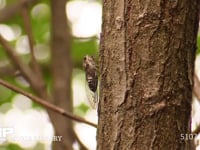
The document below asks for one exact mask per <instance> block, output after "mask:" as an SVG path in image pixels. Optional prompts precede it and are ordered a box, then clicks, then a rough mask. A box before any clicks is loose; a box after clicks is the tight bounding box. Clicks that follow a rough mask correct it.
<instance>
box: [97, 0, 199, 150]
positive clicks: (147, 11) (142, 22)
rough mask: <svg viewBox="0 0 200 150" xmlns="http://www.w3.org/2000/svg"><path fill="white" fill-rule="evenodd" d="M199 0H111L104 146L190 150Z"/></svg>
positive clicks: (102, 104)
mask: <svg viewBox="0 0 200 150" xmlns="http://www.w3.org/2000/svg"><path fill="white" fill-rule="evenodd" d="M197 3H198V0H193V1H190V0H173V1H172V0H145V1H144V0H142V1H132V0H104V1H103V25H102V35H101V42H100V72H101V81H100V82H101V85H100V101H99V108H98V115H99V120H98V131H97V142H98V144H97V149H98V150H184V149H187V147H188V146H187V145H188V144H187V142H186V141H184V140H181V134H187V133H190V112H191V99H192V86H193V78H192V77H193V70H194V59H195V51H196V37H197V29H198V5H197Z"/></svg>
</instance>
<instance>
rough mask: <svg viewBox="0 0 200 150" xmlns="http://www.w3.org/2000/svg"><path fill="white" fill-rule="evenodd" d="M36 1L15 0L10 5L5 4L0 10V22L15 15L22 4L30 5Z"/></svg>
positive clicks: (36, 0)
mask: <svg viewBox="0 0 200 150" xmlns="http://www.w3.org/2000/svg"><path fill="white" fill-rule="evenodd" d="M36 2H38V0H23V1H22V2H16V3H14V4H12V5H9V6H6V7H5V8H3V9H1V10H0V22H3V21H7V20H9V19H10V18H12V17H13V16H15V15H16V14H17V13H18V12H19V11H20V10H21V7H22V5H23V4H28V5H32V4H34V3H36Z"/></svg>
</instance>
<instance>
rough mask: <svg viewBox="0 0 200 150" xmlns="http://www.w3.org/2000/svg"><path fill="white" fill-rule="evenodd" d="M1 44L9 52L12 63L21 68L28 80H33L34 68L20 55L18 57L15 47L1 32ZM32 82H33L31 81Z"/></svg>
mask: <svg viewBox="0 0 200 150" xmlns="http://www.w3.org/2000/svg"><path fill="white" fill-rule="evenodd" d="M0 44H1V45H2V46H3V48H4V49H5V52H6V53H7V55H8V57H9V58H10V60H11V62H12V64H13V65H14V66H15V67H16V69H18V70H20V72H21V73H22V75H23V76H24V78H26V79H27V80H28V81H32V79H31V75H32V74H33V72H32V70H31V69H30V68H29V67H28V66H27V65H25V64H23V62H22V61H21V60H20V58H19V57H17V54H16V53H15V51H14V50H13V48H12V47H11V46H10V44H9V43H8V42H7V41H6V40H5V39H4V38H3V36H2V35H1V34H0ZM30 83H31V82H30Z"/></svg>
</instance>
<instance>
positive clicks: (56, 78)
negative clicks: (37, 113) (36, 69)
mask: <svg viewBox="0 0 200 150" xmlns="http://www.w3.org/2000/svg"><path fill="white" fill-rule="evenodd" d="M66 2H67V0H59V1H57V0H51V10H52V20H51V21H52V22H51V24H52V30H51V33H52V39H51V54H52V64H51V70H52V76H53V91H52V93H53V98H52V103H53V104H55V105H56V106H59V107H61V108H63V109H64V110H67V111H69V112H72V100H71V73H72V64H71V59H70V43H71V36H70V31H69V27H68V24H67V18H66V12H65V6H66ZM49 113H50V118H51V121H52V123H53V126H54V129H55V135H58V136H62V141H61V142H55V143H53V148H54V149H55V150H72V144H73V142H74V133H73V128H72V121H71V120H70V119H66V118H65V117H63V116H61V115H59V114H56V113H52V112H51V111H50V112H49Z"/></svg>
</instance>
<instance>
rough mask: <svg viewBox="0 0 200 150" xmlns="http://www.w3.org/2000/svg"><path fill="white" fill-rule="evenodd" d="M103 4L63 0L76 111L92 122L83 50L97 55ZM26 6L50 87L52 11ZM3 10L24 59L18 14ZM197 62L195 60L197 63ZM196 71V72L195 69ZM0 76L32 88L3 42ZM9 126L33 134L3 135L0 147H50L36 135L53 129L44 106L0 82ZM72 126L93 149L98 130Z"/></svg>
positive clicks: (45, 3) (5, 26)
mask: <svg viewBox="0 0 200 150" xmlns="http://www.w3.org/2000/svg"><path fill="white" fill-rule="evenodd" d="M17 3H19V1H17V0H0V11H1V10H4V9H5V8H6V7H7V6H8V5H16V4H17ZM101 7H102V4H101V1H100V0H71V1H69V2H68V3H67V4H66V12H67V17H68V19H69V21H70V28H71V32H72V35H73V39H72V49H71V54H72V56H71V57H72V61H73V76H72V89H73V100H74V113H76V114H78V115H80V116H83V117H85V118H87V119H89V120H91V121H93V122H97V114H96V111H95V110H91V109H90V106H89V105H88V102H87V100H86V99H87V98H86V93H85V92H86V91H85V73H84V71H83V68H82V59H83V57H84V56H85V55H86V54H88V55H93V56H95V57H96V59H98V49H99V36H100V31H101V16H102V8H101ZM29 9H30V16H31V24H32V30H33V34H34V39H35V40H36V45H35V47H34V49H35V54H36V58H37V60H38V62H39V63H40V65H41V66H42V70H43V72H44V74H45V76H44V77H45V80H46V82H47V83H48V86H49V87H50V86H51V82H52V81H51V78H50V71H49V63H50V46H49V45H50V15H51V14H50V13H51V9H50V5H49V0H40V1H37V2H35V3H32V4H30V6H29ZM3 15H4V14H3V11H1V14H0V21H1V22H0V34H2V35H3V36H4V38H5V39H7V40H8V41H9V42H10V43H11V44H12V46H13V47H14V48H15V49H16V52H17V54H18V55H19V56H20V58H21V59H22V60H23V61H24V62H25V63H26V64H28V63H29V61H30V55H29V54H30V51H29V45H28V38H27V35H26V34H25V31H24V27H23V26H24V25H23V19H22V17H21V14H20V13H16V14H15V15H14V16H13V17H11V18H9V19H5V20H4V19H1V18H2V16H3ZM2 20H3V21H2ZM197 41H198V50H197V55H198V54H199V53H200V34H198V40H197ZM196 66H199V63H198V64H197V65H196ZM197 71H198V72H199V73H198V74H200V71H199V69H197ZM0 77H1V78H2V79H4V80H6V81H9V82H10V83H12V84H14V85H17V86H19V87H21V88H24V89H26V90H27V91H29V92H31V90H30V89H29V85H28V84H27V83H26V82H25V81H24V80H23V79H22V78H21V77H19V76H17V75H16V72H15V70H14V68H13V67H12V65H11V64H10V61H9V59H8V57H7V56H6V54H5V52H4V49H3V48H2V46H0ZM35 122H37V124H36V123H35ZM13 126H14V127H15V128H16V131H15V134H16V136H17V137H21V138H22V137H26V136H27V135H32V137H33V138H35V139H37V140H30V139H28V140H27V139H17V138H16V139H12V138H11V139H10V140H8V141H4V140H1V139H0V150H24V149H26V150H50V149H51V142H50V140H47V139H40V138H41V137H53V132H54V131H53V127H52V125H51V123H50V121H49V118H48V115H47V113H46V111H45V109H43V108H42V107H40V106H39V105H37V104H36V103H34V102H32V101H31V100H29V99H28V98H26V97H24V96H22V95H20V94H17V93H14V92H12V91H10V90H8V89H6V88H4V87H3V86H0V127H13ZM75 129H76V130H77V131H78V132H79V133H78V134H79V136H80V139H81V140H83V143H85V144H86V145H87V146H88V147H89V148H90V149H95V146H96V130H95V129H93V128H90V127H88V126H84V125H81V126H80V125H79V124H75ZM74 149H77V147H76V145H74Z"/></svg>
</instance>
